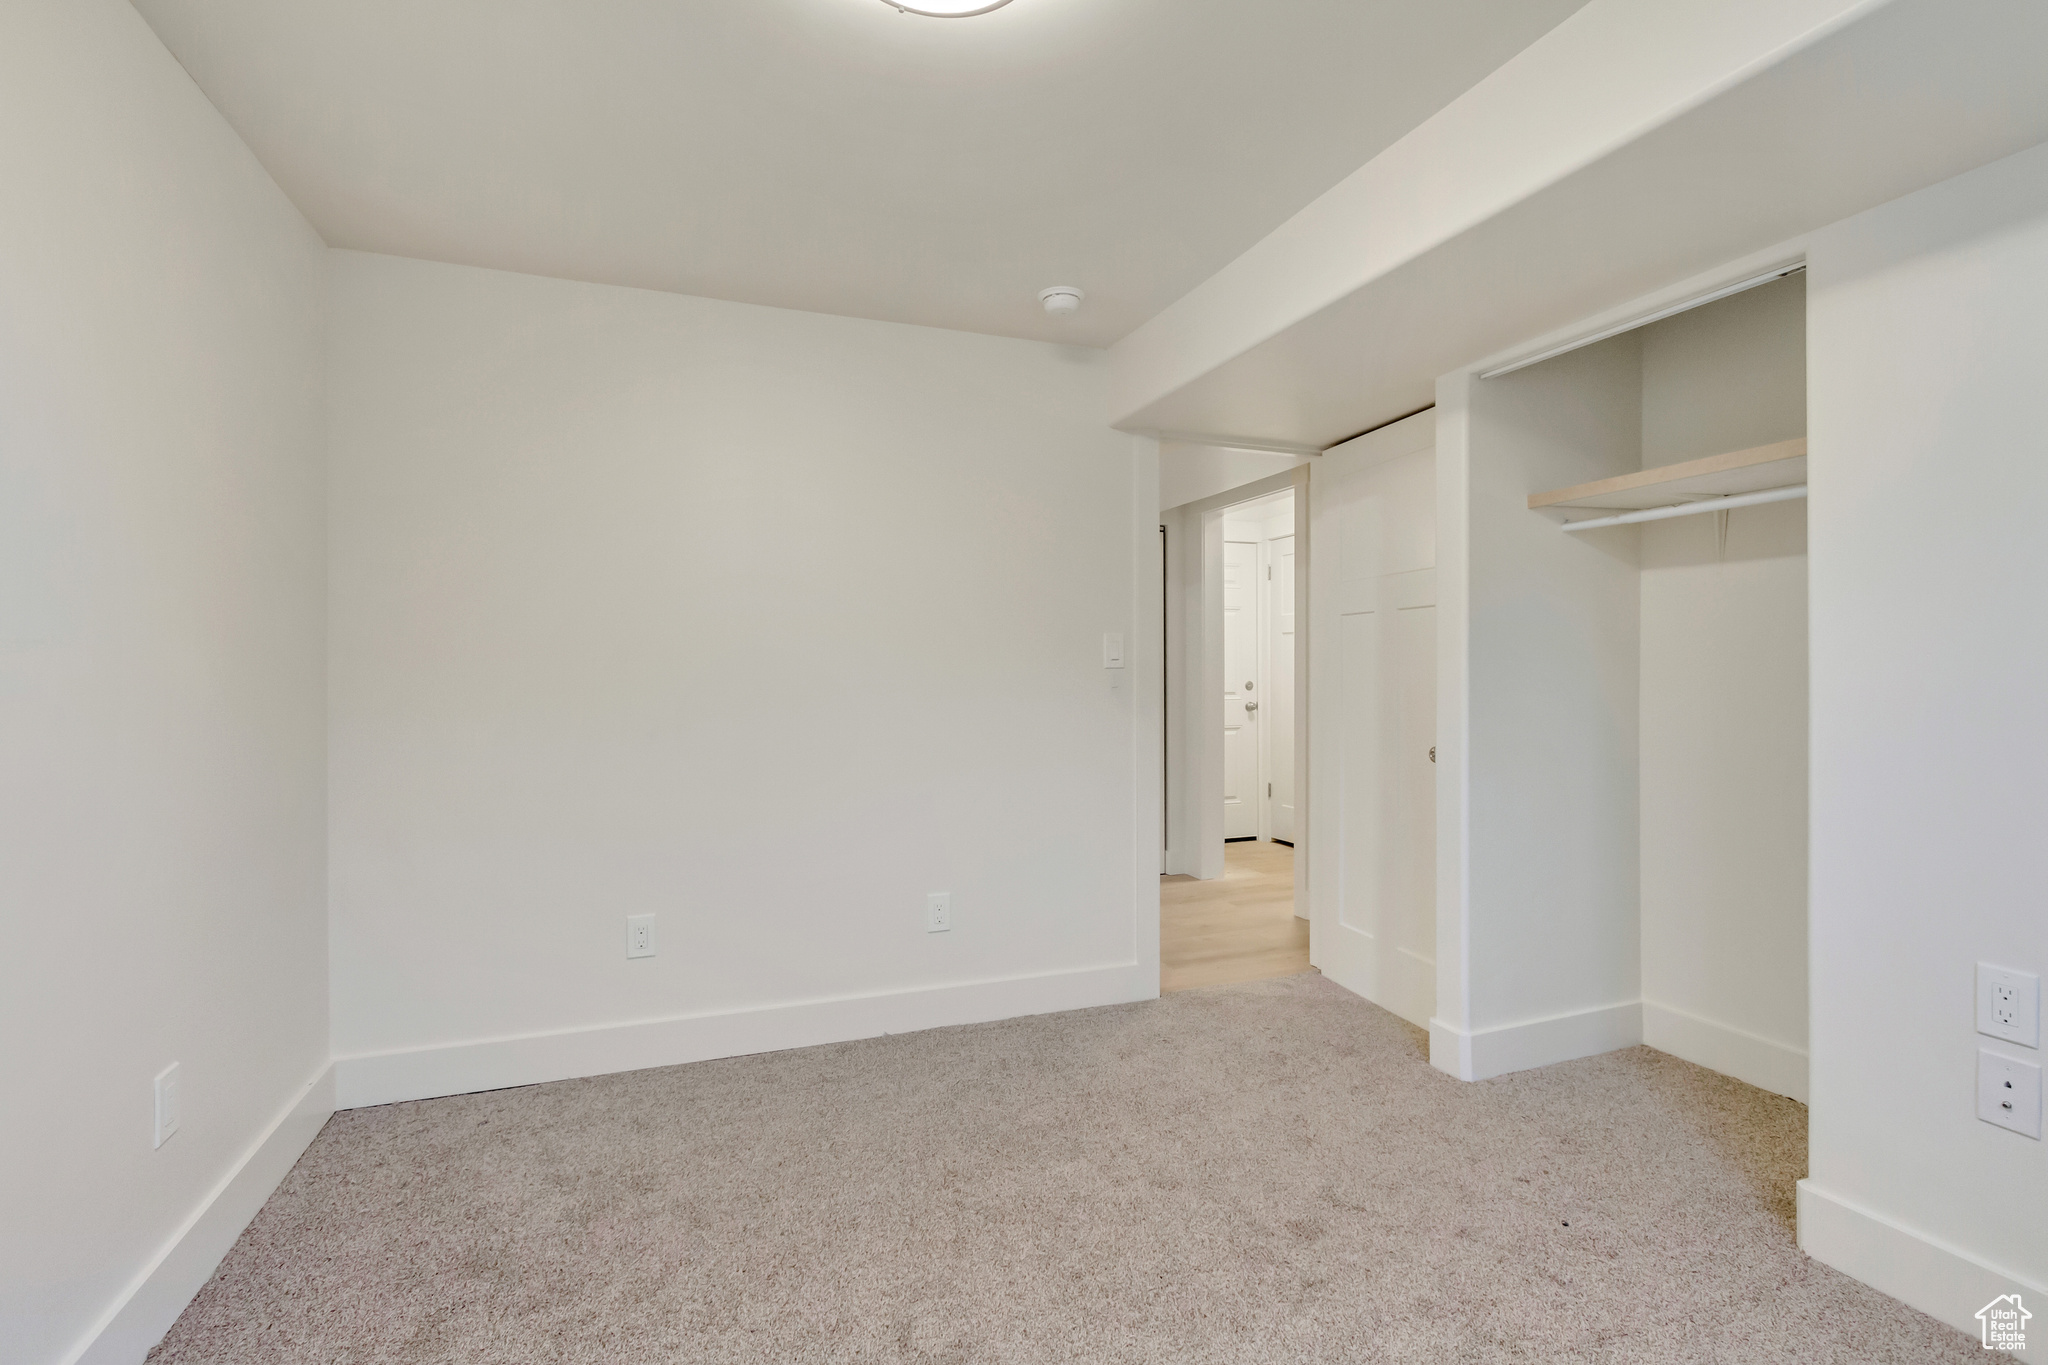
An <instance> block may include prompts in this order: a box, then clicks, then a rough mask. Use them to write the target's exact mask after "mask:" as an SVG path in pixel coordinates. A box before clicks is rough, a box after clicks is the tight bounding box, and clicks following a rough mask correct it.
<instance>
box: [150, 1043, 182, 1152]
mask: <svg viewBox="0 0 2048 1365" xmlns="http://www.w3.org/2000/svg"><path fill="white" fill-rule="evenodd" d="M177 1131H178V1064H177V1063H176V1062H172V1063H171V1064H170V1065H169V1066H167V1067H165V1068H164V1069H163V1070H162V1071H159V1072H157V1073H156V1141H154V1142H153V1143H151V1144H150V1145H151V1146H153V1147H161V1146H163V1145H164V1144H165V1143H166V1142H169V1141H170V1140H171V1137H172V1135H174V1134H175V1133H176V1132H177Z"/></svg>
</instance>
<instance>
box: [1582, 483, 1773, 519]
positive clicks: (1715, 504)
mask: <svg viewBox="0 0 2048 1365" xmlns="http://www.w3.org/2000/svg"><path fill="white" fill-rule="evenodd" d="M1805 496H1806V485H1805V484H1803V483H1795V484H1793V485H1792V486H1791V487H1790V488H1766V489H1764V490H1763V491H1762V492H1761V493H1736V494H1734V495H1733V496H1730V497H1726V498H1703V499H1701V500H1700V501H1699V502H1682V503H1679V504H1678V505H1677V506H1676V507H1645V508H1644V509H1643V510H1642V511H1640V512H1623V513H1622V514H1621V515H1620V516H1616V517H1593V518H1591V519H1590V520H1587V521H1568V522H1565V523H1564V529H1565V530H1567V531H1597V530H1599V529H1600V528H1601V527H1603V526H1627V525H1629V524H1631V523H1633V522H1638V521H1663V520H1665V519H1666V518H1668V517H1689V516H1691V515H1693V513H1695V512H1725V511H1727V510H1728V509H1729V508H1731V507H1755V506H1758V505H1759V504H1761V503H1766V502H1789V501H1791V500H1792V499H1793V498H1803V497H1805Z"/></svg>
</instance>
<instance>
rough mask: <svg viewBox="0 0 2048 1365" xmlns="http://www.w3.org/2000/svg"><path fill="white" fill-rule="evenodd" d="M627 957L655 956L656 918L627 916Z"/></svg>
mask: <svg viewBox="0 0 2048 1365" xmlns="http://www.w3.org/2000/svg"><path fill="white" fill-rule="evenodd" d="M626 956H627V957H653V956H654V916H652V915H628V916H626Z"/></svg>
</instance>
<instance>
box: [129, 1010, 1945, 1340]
mask: <svg viewBox="0 0 2048 1365" xmlns="http://www.w3.org/2000/svg"><path fill="white" fill-rule="evenodd" d="M1805 1147H1806V1114H1805V1111H1804V1110H1803V1109H1802V1108H1801V1107H1800V1106H1798V1105H1796V1104H1794V1103H1792V1102H1791V1101H1789V1100H1785V1099H1781V1098H1778V1097H1776V1096H1773V1095H1768V1094H1765V1093H1764V1092H1762V1091H1760V1090H1755V1089H1752V1088H1750V1087H1749V1086H1746V1085H1742V1084H1740V1083H1739V1082H1736V1081H1732V1080H1729V1079H1727V1078H1725V1077H1722V1076H1718V1075H1715V1074H1714V1073H1712V1072H1709V1071H1702V1070H1700V1069H1699V1068H1697V1067H1694V1066H1689V1065H1687V1064H1686V1063H1684V1062H1680V1061H1677V1060H1675V1059H1673V1058H1670V1057H1667V1056H1664V1055H1663V1054H1661V1053H1657V1052H1652V1051H1650V1050H1648V1049H1646V1048H1635V1049H1632V1050H1630V1051H1627V1052H1620V1053H1613V1054H1610V1055H1608V1056H1604V1057H1596V1058H1590V1059H1588V1060H1585V1061H1580V1062H1569V1063H1566V1064H1564V1065H1562V1066H1555V1067H1550V1068H1547V1069H1545V1070H1542V1071H1532V1072H1524V1073H1522V1074H1520V1075H1515V1076H1504V1077H1501V1078H1499V1079H1497V1080H1492V1081H1486V1082H1482V1083H1480V1084H1477V1085H1466V1084H1460V1083H1459V1082H1457V1081H1454V1080H1451V1079H1450V1078H1449V1077H1446V1076H1444V1075H1441V1074H1440V1073H1438V1072H1436V1071H1433V1070H1431V1069H1430V1067H1429V1065H1428V1063H1427V1061H1426V1060H1425V1044H1424V1040H1423V1037H1422V1035H1421V1034H1420V1033H1419V1032H1418V1031H1416V1030H1415V1029H1412V1028H1410V1027H1409V1026H1408V1025H1406V1024H1404V1023H1402V1022H1401V1021H1399V1020H1397V1019H1395V1018H1394V1017H1393V1016H1391V1015H1389V1014H1386V1013H1384V1012H1382V1011H1380V1010H1378V1009H1375V1008H1374V1007H1372V1006H1370V1005H1367V1004H1365V1003H1364V1002H1363V1001H1361V1000H1359V999H1357V998H1356V997H1355V996H1352V995H1350V994H1348V993H1346V992H1345V991H1343V990H1341V989H1339V988H1338V987H1336V986H1334V985H1331V984H1330V983H1329V982H1327V981H1325V980H1323V979H1322V978H1321V977H1320V976H1316V975H1313V974H1311V975H1306V976H1295V977H1287V978H1283V979H1279V980H1272V981H1259V982H1250V983H1246V984H1243V985H1235V986H1222V987H1214V988H1209V989H1203V990H1193V991H1187V992H1183V993H1181V994H1178V995H1173V996H1170V997H1168V998H1166V999H1163V1000H1160V1001H1158V1002H1154V1003H1146V1004H1139V1005H1124V1006H1116V1007H1112V1008H1109V1009H1100V1010H1086V1011H1080V1012H1076V1013H1073V1014H1064V1015H1051V1016H1042V1017H1039V1018H1034V1019H1017V1020H1011V1021H1008V1022H1004V1023H999V1024H981V1025H975V1026H971V1027H967V1028H956V1029H943V1030H938V1031H934V1032H930V1033H919V1034H910V1035H905V1036H899V1037H893V1038H879V1039H872V1040H869V1041H865V1042H858V1043H844V1044H838V1045H835V1046H831V1047H820V1048H811V1049H807V1050H805V1051H801V1052H783V1053H771V1054H767V1055H763V1056H756V1057H743V1058H736V1059H733V1060H729V1061H718V1062H702V1063H698V1064H696V1065H692V1066H681V1067H672V1068H669V1069H666V1070H661V1071H641V1072H634V1073H630V1074H626V1075H619V1076H606V1077H602V1078H599V1079H595V1080H581V1081H564V1082H561V1083H558V1084H554V1085H545V1086H535V1087H530V1088H526V1089H521V1090H506V1091H498V1092H496V1093H493V1094H485V1095H469V1096H462V1097H458V1098H453V1099H443V1100H428V1101H425V1102H422V1103H418V1104H405V1105H393V1106H390V1107H388V1108H383V1109H367V1110H357V1111H353V1112H349V1113H343V1114H337V1115H336V1116H335V1118H334V1120H333V1121H332V1122H331V1123H329V1124H328V1126H327V1128H326V1130H325V1131H324V1132H323V1133H321V1135H320V1137H319V1139H318V1140H317V1141H316V1142H315V1143H314V1144H313V1147H312V1148H311V1150H309V1151H308V1152H307V1153H306V1156H305V1158H304V1159H303V1160H301V1161H300V1162H299V1165H298V1167H297V1168H296V1169H295V1170H294V1171H293V1172H292V1173H291V1175H290V1176H289V1177H288V1178H287V1179H286V1181H285V1183H284V1185H283V1186H282V1187H281V1188H280V1189H279V1191H278V1192H277V1194H276V1195H275V1196H274V1197H273V1198H272V1199H271V1201H270V1203H269V1204H268V1205H267V1206H266V1207H265V1208H264V1210H263V1212H262V1213H261V1215H259V1216H258V1218H257V1219H256V1222H255V1223H254V1224H253V1225H252V1226H251V1227H250V1228H249V1230H248V1232H247V1233H245V1234H244V1235H243V1237H242V1240H241V1241H240V1242H239V1243H238V1244H237V1245H236V1246H235V1248H234V1250H233V1251H232V1252H231V1253H230V1254H229V1256H228V1258H227V1260H226V1262H225V1263H224V1264H223V1265H222V1266H221V1269H220V1272H219V1273H218V1274H217V1275H216V1276H215V1277H214V1279H213V1281H212V1282H211V1283H210V1284H208V1285H207V1287H206V1288H205V1290H204V1291H202V1292H201V1294H200V1296H199V1298H198V1299H197V1300H196V1301H195V1302H194V1303H193V1304H192V1306H191V1308H190V1309H188V1310H187V1311H186V1313H185V1315H184V1317H183V1318H181V1319H180V1320H179V1321H178V1323H177V1325H176V1326H175V1327H174V1328H173V1329H172V1330H171V1333H170V1335H169V1336H168V1337H167V1338H165V1340H164V1342H163V1344H162V1345H161V1346H159V1347H158V1348H157V1350H156V1351H155V1352H154V1353H153V1354H152V1355H151V1357H150V1359H151V1360H152V1361H155V1362H158V1363H159V1365H173V1363H174V1362H175V1363H177V1365H186V1363H187V1362H202V1361H203V1362H207V1365H245V1363H246V1365H258V1362H261V1365H278V1363H279V1362H320V1365H343V1363H345V1362H407V1365H412V1363H414V1362H428V1361H432V1362H462V1365H500V1363H502V1365H542V1363H544V1362H576V1363H577V1365H585V1363H586V1362H587V1363H588V1365H600V1363H601V1365H645V1363H649V1362H698V1361H703V1362H714V1361H715V1362H798V1361H803V1362H808V1361H863V1362H866V1361H874V1362H882V1361H932V1362H939V1361H961V1362H967V1361H974V1362H980V1361H993V1362H1009V1361H1031V1362H1068V1361H1075V1362H1082V1361H1085V1362H1119V1363H1121V1362H1141V1361H1147V1362H1149V1361H1158V1362H1169V1361H1171V1362H1206V1361H1228V1362H1248V1363H1249V1362H1257V1363H1258V1365H1266V1363H1267V1362H1286V1361H1343V1362H1361V1361H1388V1362H1396V1361H1398V1362H1404V1363H1406V1362H1435V1361H1456V1362H1460V1365H1463V1363H1464V1362H1477V1361H1544V1362H1548V1361H1614V1362H1624V1361H1625V1362H1631V1363H1632V1365H1633V1363H1634V1362H1646V1361H1725V1362H1731V1365H1733V1363H1736V1362H1740V1363H1741V1365H1749V1363H1750V1362H1765V1361H1799V1362H1802V1363H1803V1365H1812V1363H1813V1362H1822V1361H1843V1362H1852V1361H1853V1362H1859V1365H1861V1363H1866V1362H1885V1361H1912V1362H1916V1365H1924V1363H1925V1362H1939V1361H1949V1360H1953V1361H1958V1362H1961V1361H1974V1360H1976V1359H1977V1358H1978V1357H1979V1355H1980V1354H1981V1352H1980V1351H1979V1349H1978V1347H1977V1344H1976V1342H1975V1341H1974V1340H1973V1339H1971V1338H1969V1337H1965V1336H1963V1335H1962V1334H1960V1333H1958V1332H1955V1331H1952V1330H1951V1329H1949V1328H1947V1327H1944V1326H1941V1325H1940V1324H1938V1323H1936V1322H1934V1321H1933V1320H1931V1319H1929V1318H1926V1317H1923V1316H1921V1315H1919V1314H1917V1313H1915V1312H1913V1311H1911V1310H1910V1309H1907V1308H1905V1307H1902V1306H1901V1305H1899V1304H1897V1303H1895V1302H1893V1301H1892V1300H1890V1299H1887V1298H1885V1297H1884V1296H1883V1295H1881V1294H1879V1293H1877V1292H1876V1291H1874V1290H1871V1289H1867V1288H1865V1287H1863V1286H1862V1285H1860V1284H1857V1283H1856V1282H1854V1281H1852V1280H1850V1279H1848V1278H1846V1277H1844V1276H1842V1275H1839V1274H1836V1273H1835V1272H1834V1271H1832V1270H1829V1269H1827V1268H1826V1267H1824V1266H1821V1265H1819V1264H1818V1263H1816V1262H1813V1261H1809V1260H1807V1259H1806V1258H1805V1257H1804V1256H1802V1255H1801V1254H1800V1253H1799V1251H1798V1250H1797V1249H1796V1248H1795V1247H1794V1245H1793V1241H1792V1182H1793V1181H1794V1179H1796V1178H1797V1177H1798V1176H1799V1175H1800V1174H1801V1172H1802V1171H1803V1170H1804V1153H1805Z"/></svg>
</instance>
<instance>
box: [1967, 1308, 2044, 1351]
mask: <svg viewBox="0 0 2048 1365" xmlns="http://www.w3.org/2000/svg"><path fill="white" fill-rule="evenodd" d="M2033 1316H2034V1315H2033V1314H2032V1313H2029V1312H2028V1311H2027V1308H2026V1305H2025V1304H2023V1303H2021V1302H2020V1296H2019V1295H2017V1294H2000V1295H1999V1296H1998V1297H1997V1298H1995V1299H1993V1300H1992V1301H1991V1302H1989V1303H1987V1304H1985V1305H1984V1306H1983V1307H1982V1308H1979V1309H1978V1310H1977V1321H1978V1322H1980V1323H1982V1324H1983V1325H1984V1349H1985V1350H1987V1351H2024V1350H2026V1349H2027V1319H2029V1318H2031V1317H2033Z"/></svg>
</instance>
